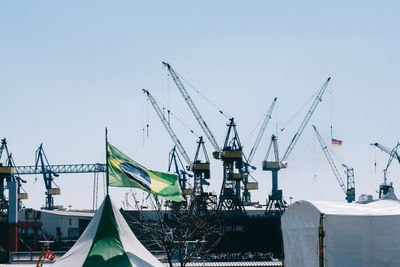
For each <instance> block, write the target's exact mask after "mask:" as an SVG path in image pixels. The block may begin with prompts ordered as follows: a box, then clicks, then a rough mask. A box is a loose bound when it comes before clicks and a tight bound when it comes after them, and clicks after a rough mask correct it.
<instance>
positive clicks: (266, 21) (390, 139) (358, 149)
mask: <svg viewBox="0 0 400 267" xmlns="http://www.w3.org/2000/svg"><path fill="white" fill-rule="evenodd" d="M399 8H400V4H399V3H398V2H397V1H385V2H377V1H351V2H349V1H335V2H329V3H328V2H321V1H301V2H296V1H284V2H283V1H278V2H277V1H250V2H249V1H201V2H195V1H1V2H0V73H1V75H0V90H1V95H0V106H1V111H2V114H1V124H0V137H1V138H6V139H7V142H8V147H9V149H10V151H11V152H12V155H13V157H14V161H15V163H16V164H17V165H34V160H35V150H36V149H37V148H38V147H39V145H40V144H41V143H43V146H44V149H45V152H46V155H47V158H48V160H49V162H50V164H75V163H77V164H78V163H98V162H100V163H104V162H105V140H104V132H105V127H107V128H108V131H109V141H110V143H112V144H113V145H114V146H116V147H118V148H119V149H120V150H121V151H123V152H124V153H125V154H127V155H128V156H130V157H131V158H132V159H134V160H136V161H138V162H139V163H141V164H143V165H144V166H146V167H148V168H150V169H155V170H160V171H167V168H168V153H169V151H170V150H171V149H172V147H173V142H172V140H171V138H170V137H169V136H168V134H167V132H166V130H165V129H164V128H163V125H162V123H161V121H160V120H159V119H158V117H157V115H156V113H155V112H154V110H153V109H152V106H151V105H150V103H149V102H148V101H147V100H146V97H145V96H144V95H143V94H142V88H145V89H147V90H149V91H150V92H151V93H152V95H153V96H154V97H155V98H156V99H157V101H159V103H160V105H162V106H163V107H166V108H168V109H170V110H171V111H172V112H173V114H174V116H172V117H171V125H172V127H173V129H174V130H175V132H176V134H177V136H178V138H179V139H180V140H181V142H182V144H183V146H184V147H185V149H186V151H187V152H188V154H189V156H190V157H191V158H193V157H194V153H195V149H196V140H197V136H196V135H195V134H192V133H191V132H190V131H189V129H192V130H193V131H194V132H196V133H197V134H198V135H201V134H202V133H201V129H200V128H199V126H198V125H197V123H196V120H195V119H194V117H193V115H192V114H191V112H190V110H189V108H188V106H187V105H186V103H185V102H184V100H183V98H182V96H181V95H180V93H179V91H178V89H177V88H176V86H175V84H174V83H173V81H172V79H171V77H169V76H168V73H167V70H166V69H165V68H163V66H162V64H161V62H162V61H167V62H169V63H170V64H171V66H172V67H173V68H174V69H175V70H176V71H177V72H178V73H179V74H180V75H181V77H182V78H184V79H185V80H186V81H188V82H189V83H185V86H186V88H187V89H188V91H189V93H190V94H191V96H192V98H193V101H194V102H195V104H196V105H197V107H198V109H199V110H200V112H201V114H202V115H203V117H204V119H205V121H206V122H207V124H208V125H209V127H210V129H211V131H212V132H213V134H214V136H215V137H216V139H217V142H218V143H219V145H220V146H222V144H223V141H224V138H225V134H226V123H227V118H226V117H225V116H222V115H221V114H220V113H219V112H218V109H221V110H223V111H224V113H225V114H227V116H228V117H231V116H232V117H234V118H235V121H236V122H237V129H238V132H239V136H240V139H241V141H242V145H243V146H244V147H243V150H244V153H245V154H247V155H248V154H249V153H250V150H251V148H252V146H253V144H254V140H255V138H256V136H257V133H258V131H259V129H260V127H261V124H260V120H261V119H262V116H263V115H264V114H265V113H266V111H267V109H268V108H269V106H270V104H271V102H272V100H273V98H274V97H277V98H278V101H277V106H276V109H275V110H274V112H273V115H272V119H271V120H270V122H269V124H268V126H267V129H266V131H265V134H264V136H263V139H262V141H261V144H260V146H259V148H258V151H257V153H256V155H255V158H254V160H253V164H254V165H255V166H256V167H257V170H256V171H255V172H253V173H252V176H253V177H254V178H255V179H256V180H257V181H258V183H259V190H258V191H255V192H252V201H259V202H260V203H264V204H265V202H266V199H267V197H268V194H270V192H271V174H270V173H267V172H263V171H261V162H262V160H264V157H265V153H266V150H267V147H268V145H269V139H270V137H271V135H272V134H273V133H277V134H278V143H279V150H280V154H281V155H283V153H284V152H285V150H286V148H287V146H288V144H289V142H290V140H291V139H292V137H293V135H294V133H295V132H296V131H297V129H298V127H299V125H300V123H301V121H302V120H303V118H304V116H305V114H306V112H307V110H308V108H309V106H310V104H311V102H308V101H309V100H310V99H311V97H312V96H313V95H314V94H315V92H317V91H318V90H319V88H321V86H322V85H323V83H324V82H325V81H326V79H327V78H328V77H332V79H331V81H330V83H329V85H328V88H327V90H326V92H325V94H324V96H323V100H322V102H321V103H320V104H319V106H318V107H317V110H316V111H315V113H314V114H313V116H312V118H311V120H310V122H309V123H308V125H307V127H306V128H305V130H304V132H303V135H302V136H301V138H300V140H299V141H298V143H297V145H296V146H295V148H294V149H293V151H292V153H291V155H290V156H289V158H288V168H287V169H285V170H282V171H280V173H279V188H280V189H282V190H283V194H284V198H285V199H286V200H287V201H288V202H289V199H290V198H293V199H294V200H300V199H306V200H329V201H340V202H342V201H345V199H344V197H345V195H344V193H343V191H341V188H340V187H339V184H338V182H337V181H336V179H335V177H334V175H333V172H332V170H331V169H330V167H329V165H328V162H327V160H326V159H325V157H324V155H323V152H322V150H321V147H320V146H319V143H318V140H317V139H316V137H315V134H314V132H313V129H312V126H311V125H313V124H315V125H316V126H317V128H318V130H319V132H320V134H321V135H322V136H323V137H324V140H325V142H327V143H329V141H330V140H329V139H330V126H331V125H333V127H332V129H333V137H334V138H336V139H340V140H343V145H342V146H341V147H335V148H332V149H333V151H334V153H335V155H337V157H334V159H335V162H336V164H337V165H338V168H339V171H340V172H341V174H343V175H342V178H343V179H345V175H344V173H343V171H344V169H342V168H341V167H340V164H341V163H343V162H345V163H346V164H348V165H349V166H351V167H353V168H354V170H355V181H356V195H357V197H358V196H359V195H360V194H372V195H374V197H376V196H377V193H376V191H377V189H378V187H379V184H381V183H382V180H383V173H382V170H383V169H384V168H385V166H386V163H387V160H388V155H387V154H385V153H383V152H380V151H379V150H377V149H374V148H373V147H371V146H370V143H372V142H378V143H381V144H383V145H386V146H388V147H394V146H395V144H396V143H397V142H398V141H400V138H399V130H400V126H399V124H398V119H396V118H397V117H398V114H397V113H398V112H397V108H398V103H399V99H400V93H399V90H398V88H397V87H398V80H397V77H398V76H399V73H400V67H399V62H400V52H399V49H398V47H399V46H400V34H399V28H398V25H399V23H400V18H399V17H398V10H399ZM193 88H195V89H196V90H197V91H198V92H200V93H198V92H197V91H196V90H194V89H193ZM307 103H308V104H307ZM306 104H307V105H306ZM147 124H148V125H149V130H148V134H147V131H143V129H145V128H146V125H147ZM281 128H285V130H284V131H280V130H279V129H281ZM276 129H278V132H276ZM206 146H207V150H208V152H209V154H210V155H209V157H210V159H211V167H212V169H211V177H212V178H211V180H210V183H211V185H210V187H209V188H208V189H207V190H209V191H214V192H216V193H219V191H220V188H221V184H222V166H221V163H220V162H219V161H216V160H214V159H212V156H211V152H212V151H213V149H212V146H211V145H210V144H209V142H207V143H206ZM375 162H376V167H375ZM399 175H400V165H399V164H398V163H397V162H396V161H393V162H392V165H391V167H390V169H389V173H388V178H389V181H392V182H393V184H394V187H395V192H396V191H397V188H399V186H400V177H399ZM24 178H25V179H26V180H27V183H26V184H25V185H24V189H25V190H26V191H27V192H28V194H29V199H28V200H26V201H24V204H25V206H26V207H32V208H40V207H41V206H43V204H44V201H45V195H44V192H45V187H44V183H43V178H42V177H41V176H39V175H37V176H35V175H30V176H25V177H24ZM101 178H102V177H101ZM93 179H94V178H93V175H92V174H61V175H60V176H59V177H58V178H56V181H55V182H56V184H57V185H58V186H59V187H60V188H61V195H60V196H55V200H54V201H55V204H56V205H63V206H64V207H68V206H71V207H72V209H90V208H92V204H93V182H94V181H93ZM100 185H101V183H100ZM98 192H99V198H100V199H102V197H103V196H104V192H103V188H102V187H100V188H99V191H98ZM127 192H129V189H124V188H122V189H121V188H111V189H110V194H111V197H112V198H113V199H114V201H115V202H116V203H117V204H118V205H122V201H123V199H124V197H125V195H126V193H127ZM137 194H141V193H140V192H137Z"/></svg>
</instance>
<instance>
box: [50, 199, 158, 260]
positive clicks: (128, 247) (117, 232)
mask: <svg viewBox="0 0 400 267" xmlns="http://www.w3.org/2000/svg"><path fill="white" fill-rule="evenodd" d="M53 265H55V266H66V267H67V266H68V267H70V266H163V264H162V263H161V262H159V261H158V260H157V259H156V258H155V257H154V256H153V255H152V254H151V253H150V252H149V251H148V250H147V249H146V248H145V247H144V246H143V245H142V244H141V243H140V242H139V240H138V239H137V238H136V236H135V235H134V234H133V232H132V231H131V229H130V228H129V226H128V224H127V223H126V221H125V219H124V218H123V217H122V215H121V213H120V212H119V209H118V207H117V206H115V204H114V203H113V202H112V201H111V199H110V197H109V196H108V195H107V196H106V198H105V199H104V201H103V203H102V205H101V207H100V208H99V209H98V211H97V212H96V214H95V215H94V217H93V219H92V220H91V221H90V223H89V225H88V226H87V228H86V230H85V231H84V232H83V234H82V236H81V237H80V238H79V240H78V241H77V242H76V243H75V245H74V246H73V247H72V248H71V249H70V250H69V251H68V252H67V253H66V254H65V255H64V256H62V257H61V258H60V259H59V260H57V261H56V262H55V263H54V264H53Z"/></svg>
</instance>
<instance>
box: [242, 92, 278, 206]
mask: <svg viewBox="0 0 400 267" xmlns="http://www.w3.org/2000/svg"><path fill="white" fill-rule="evenodd" d="M276 100H277V98H276V97H275V98H274V100H273V101H272V103H271V106H270V107H269V109H268V111H267V113H266V114H265V116H264V121H263V123H262V125H261V129H260V131H259V133H258V135H257V138H256V140H255V142H254V145H253V148H252V149H251V150H250V154H249V156H248V157H247V159H246V161H245V162H244V166H245V171H244V172H245V175H244V178H243V187H244V189H243V201H244V202H245V203H249V202H251V194H250V192H249V190H253V189H257V188H258V184H257V183H255V185H253V184H251V183H250V184H249V179H248V176H249V173H250V170H249V167H250V168H251V169H253V170H255V169H256V167H254V166H252V165H251V162H252V161H253V158H254V155H255V154H256V151H257V149H258V146H259V145H260V141H261V138H262V137H263V135H264V132H265V129H266V127H267V125H268V122H269V120H270V119H271V115H272V111H273V110H274V107H275V104H276Z"/></svg>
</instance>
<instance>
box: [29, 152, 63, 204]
mask: <svg viewBox="0 0 400 267" xmlns="http://www.w3.org/2000/svg"><path fill="white" fill-rule="evenodd" d="M35 154H36V157H35V158H36V160H35V169H36V170H37V169H38V166H39V164H40V169H41V173H42V174H43V180H44V184H45V187H46V190H47V191H46V195H47V196H46V205H45V209H46V210H54V209H55V206H54V198H53V195H60V194H61V190H60V188H59V187H58V186H57V185H56V184H55V183H54V177H58V176H59V175H58V174H57V173H56V172H54V171H52V170H51V169H50V168H49V167H48V166H49V165H50V164H49V161H48V160H47V156H46V153H45V152H44V149H43V144H40V146H39V148H38V149H37V150H36V153H35ZM39 161H40V162H39ZM53 184H54V185H55V186H56V187H53Z"/></svg>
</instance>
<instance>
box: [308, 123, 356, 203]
mask: <svg viewBox="0 0 400 267" xmlns="http://www.w3.org/2000/svg"><path fill="white" fill-rule="evenodd" d="M313 128H314V132H315V135H316V136H317V138H318V141H319V144H320V145H321V148H322V151H323V152H324V154H325V157H326V159H327V160H328V162H329V165H330V166H331V169H332V171H333V174H334V175H335V177H336V180H337V181H338V183H339V186H340V188H341V189H342V190H343V192H344V193H345V194H346V200H347V202H348V203H351V202H353V201H354V200H355V194H356V190H355V182H354V169H353V168H349V167H348V166H347V165H346V164H342V166H343V167H344V168H345V169H346V171H345V173H346V176H347V183H346V185H345V184H344V182H343V179H342V177H341V176H340V173H339V171H338V169H337V167H336V165H335V162H334V161H333V159H332V157H331V154H330V153H329V149H328V146H327V145H326V144H325V142H324V140H323V139H322V137H321V135H320V134H319V132H318V130H317V127H315V125H313Z"/></svg>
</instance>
